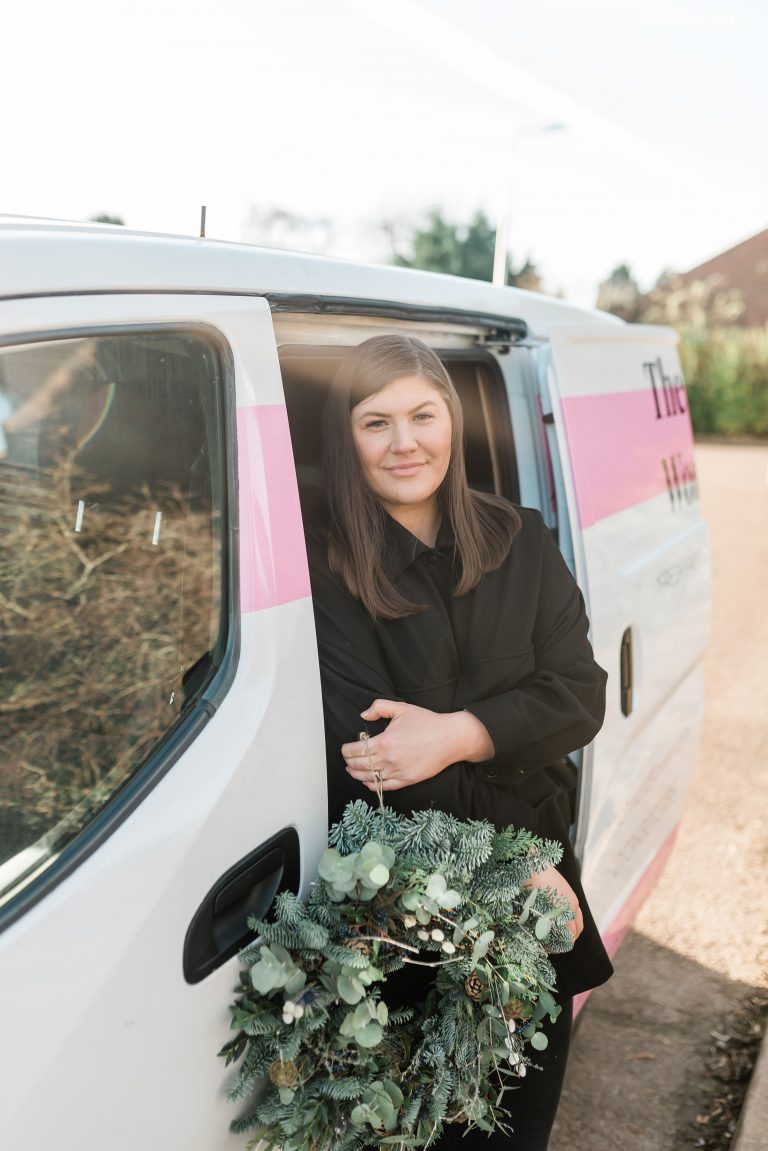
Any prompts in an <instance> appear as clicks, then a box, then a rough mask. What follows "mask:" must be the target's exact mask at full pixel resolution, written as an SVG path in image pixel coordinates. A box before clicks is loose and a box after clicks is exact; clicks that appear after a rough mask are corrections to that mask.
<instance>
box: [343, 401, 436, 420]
mask: <svg viewBox="0 0 768 1151" xmlns="http://www.w3.org/2000/svg"><path fill="white" fill-rule="evenodd" d="M429 404H433V405H434V404H435V400H424V402H423V403H422V404H417V405H416V407H415V408H411V410H410V412H409V413H408V415H409V416H412V415H414V414H415V413H416V412H419V411H421V409H422V408H426V407H427V406H428V405H429ZM389 414H390V413H389V412H374V411H370V410H368V411H365V412H361V414H360V415H359V416H358V419H359V420H365V419H367V418H368V416H385V417H389Z"/></svg>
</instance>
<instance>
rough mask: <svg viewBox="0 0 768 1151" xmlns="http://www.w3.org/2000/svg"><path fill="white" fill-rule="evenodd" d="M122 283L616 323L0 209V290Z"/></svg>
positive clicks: (371, 271)
mask: <svg viewBox="0 0 768 1151" xmlns="http://www.w3.org/2000/svg"><path fill="white" fill-rule="evenodd" d="M120 291H127V292H137V291H147V292H159V291H160V292H174V291H179V292H186V291H195V292H214V293H233V294H238V293H243V292H247V293H249V294H262V293H267V292H281V293H296V294H297V295H302V296H306V295H318V296H324V295H327V296H336V297H348V298H353V299H357V298H359V299H361V300H368V301H370V300H373V299H376V300H381V301H392V302H404V303H407V304H412V305H417V306H423V307H433V308H450V309H454V308H460V309H465V310H468V311H472V312H480V313H486V314H488V315H494V316H509V317H510V318H517V319H521V320H524V321H525V322H526V324H527V325H528V327H529V329H530V330H531V331H532V332H533V333H534V334H536V335H545V334H546V332H547V330H548V329H549V328H550V327H552V326H556V325H559V324H572V323H584V322H585V321H591V322H592V323H595V322H598V323H599V322H603V323H606V324H617V323H618V324H621V323H623V321H622V320H620V319H618V318H617V317H616V316H613V315H611V314H610V313H608V312H602V311H599V310H597V309H595V308H580V307H576V306H575V305H573V304H569V303H567V302H566V301H563V300H560V299H557V298H556V297H553V296H546V295H544V294H542V293H540V292H530V291H525V290H523V289H521V288H512V287H508V288H501V287H494V285H493V284H490V283H489V282H488V281H485V280H470V279H465V278H463V277H460V276H449V275H444V274H442V273H437V272H422V271H416V270H413V269H410V268H395V267H390V266H388V265H377V264H363V263H358V262H357V261H352V260H343V259H338V258H330V257H326V256H314V255H311V254H309V253H305V252H289V251H283V250H280V249H272V248H263V247H257V246H255V245H252V244H243V243H234V242H230V241H224V240H211V239H207V238H206V239H200V238H199V237H195V236H179V235H173V234H169V233H164V232H143V231H139V230H137V229H132V228H126V227H123V226H122V225H114V224H97V223H95V222H88V223H82V222H78V221H70V220H56V219H45V218H40V217H31V216H10V215H2V214H0V299H13V298H19V297H25V296H46V295H59V294H68V293H70V292H73V293H74V292H78V293H83V292H84V293H89V292H120Z"/></svg>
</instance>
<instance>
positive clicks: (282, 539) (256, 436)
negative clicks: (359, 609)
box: [237, 404, 310, 612]
mask: <svg viewBox="0 0 768 1151" xmlns="http://www.w3.org/2000/svg"><path fill="white" fill-rule="evenodd" d="M237 452H238V476H239V481H240V610H241V611H243V612H247V611H261V610H262V609H263V608H267V607H276V606H277V604H281V603H290V602H291V601H292V600H297V599H303V598H304V597H305V596H308V595H309V594H310V586H309V571H308V570H307V554H306V549H305V545H304V531H303V528H302V522H301V507H300V505H299V491H298V487H297V485H296V470H295V467H294V463H293V450H292V448H291V433H290V430H289V427H288V413H287V412H286V410H285V408H284V407H283V406H282V405H281V404H269V405H266V404H265V405H264V406H261V407H253V408H238V409H237Z"/></svg>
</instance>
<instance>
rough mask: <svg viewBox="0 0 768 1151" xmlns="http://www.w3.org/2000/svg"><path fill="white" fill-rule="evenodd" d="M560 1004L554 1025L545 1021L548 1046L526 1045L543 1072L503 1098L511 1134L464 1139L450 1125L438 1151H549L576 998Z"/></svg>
mask: <svg viewBox="0 0 768 1151" xmlns="http://www.w3.org/2000/svg"><path fill="white" fill-rule="evenodd" d="M558 1001H559V1002H560V1003H561V1004H562V1007H563V1010H562V1011H561V1012H560V1014H559V1015H558V1017H557V1019H556V1021H555V1022H554V1023H552V1022H551V1021H550V1018H549V1016H548V1015H545V1016H544V1020H543V1024H544V1027H543V1030H544V1032H545V1034H546V1035H547V1038H548V1039H549V1044H548V1045H547V1047H545V1049H544V1050H543V1051H534V1050H533V1049H532V1048H531V1047H530V1046H529V1045H526V1050H527V1051H528V1053H529V1055H530V1057H531V1058H532V1059H533V1061H534V1063H538V1064H539V1066H540V1067H541V1068H542V1070H541V1071H537V1070H536V1069H535V1068H533V1067H531V1068H529V1069H528V1073H527V1075H526V1076H525V1078H524V1079H521V1080H520V1086H519V1087H516V1088H515V1089H514V1090H513V1091H509V1092H508V1093H507V1094H505V1096H504V1102H505V1106H506V1107H508V1108H509V1110H510V1112H511V1113H512V1118H511V1119H510V1120H509V1125H510V1127H511V1128H512V1134H510V1135H502V1134H501V1133H500V1132H495V1133H494V1134H493V1135H486V1134H485V1133H484V1132H483V1131H479V1130H477V1129H475V1130H474V1131H472V1132H471V1133H470V1134H469V1135H467V1137H466V1138H462V1136H463V1134H464V1131H465V1130H466V1127H465V1125H464V1124H463V1123H450V1124H446V1125H445V1127H444V1134H443V1136H442V1137H441V1139H440V1141H439V1142H438V1143H435V1144H434V1147H435V1149H436V1151H437V1149H439V1151H444V1149H445V1151H447V1149H449V1148H450V1151H454V1149H456V1151H458V1149H459V1148H461V1149H462V1151H475V1149H476V1151H546V1149H547V1145H548V1143H549V1135H550V1132H551V1130H552V1125H553V1123H554V1122H555V1114H556V1112H557V1107H558V1104H559V1102H560V1092H561V1090H562V1086H563V1078H564V1077H565V1065H566V1062H567V1059H568V1051H569V1048H570V1044H571V1031H572V1028H573V997H572V996H566V997H562V998H559V999H558Z"/></svg>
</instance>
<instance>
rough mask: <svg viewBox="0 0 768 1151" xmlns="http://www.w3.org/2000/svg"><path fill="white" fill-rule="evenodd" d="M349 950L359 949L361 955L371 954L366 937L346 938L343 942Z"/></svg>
mask: <svg viewBox="0 0 768 1151" xmlns="http://www.w3.org/2000/svg"><path fill="white" fill-rule="evenodd" d="M344 946H345V947H348V948H349V950H350V951H359V952H360V954H361V955H365V956H368V955H370V954H371V945H370V943H369V942H368V940H367V939H348V940H347V941H346V943H345V944H344Z"/></svg>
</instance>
